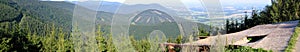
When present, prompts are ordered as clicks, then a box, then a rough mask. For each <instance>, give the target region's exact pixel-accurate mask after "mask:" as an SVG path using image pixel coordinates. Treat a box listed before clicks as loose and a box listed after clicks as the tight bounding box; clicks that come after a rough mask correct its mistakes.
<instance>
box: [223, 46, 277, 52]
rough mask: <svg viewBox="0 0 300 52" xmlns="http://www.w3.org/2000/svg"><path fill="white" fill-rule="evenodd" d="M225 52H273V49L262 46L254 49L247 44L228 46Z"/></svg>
mask: <svg viewBox="0 0 300 52" xmlns="http://www.w3.org/2000/svg"><path fill="white" fill-rule="evenodd" d="M225 52H272V50H264V49H262V48H258V49H254V48H251V47H247V46H233V45H229V46H226V48H225Z"/></svg>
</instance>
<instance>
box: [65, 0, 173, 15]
mask: <svg viewBox="0 0 300 52" xmlns="http://www.w3.org/2000/svg"><path fill="white" fill-rule="evenodd" d="M71 3H74V4H78V2H71ZM99 4H100V7H99V8H98V9H96V8H91V7H97V5H95V3H90V2H80V5H81V6H83V7H86V8H89V9H92V10H97V11H104V12H109V13H118V14H133V13H139V12H141V11H144V10H147V9H159V10H162V11H168V12H173V10H171V9H168V8H165V7H163V6H161V5H159V4H135V5H128V4H123V3H119V2H107V1H101V2H100V3H99Z"/></svg>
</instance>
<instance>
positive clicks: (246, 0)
mask: <svg viewBox="0 0 300 52" xmlns="http://www.w3.org/2000/svg"><path fill="white" fill-rule="evenodd" d="M42 1H100V0H42ZM102 1H109V2H119V3H124V2H125V4H151V3H160V4H161V3H162V4H165V5H174V6H180V5H182V4H184V5H186V6H189V7H202V6H199V5H201V3H202V2H201V1H203V0H102ZM219 1H220V3H221V4H222V6H223V7H224V6H227V5H230V6H235V5H241V4H242V5H270V4H271V0H219ZM178 3H180V4H178Z"/></svg>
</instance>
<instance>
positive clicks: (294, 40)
mask: <svg viewBox="0 0 300 52" xmlns="http://www.w3.org/2000/svg"><path fill="white" fill-rule="evenodd" d="M299 33H300V25H299V24H298V25H297V27H296V28H295V33H294V34H293V35H292V37H291V39H290V41H289V43H288V46H287V48H286V49H285V51H284V52H293V50H294V49H295V46H296V43H297V40H298V36H299Z"/></svg>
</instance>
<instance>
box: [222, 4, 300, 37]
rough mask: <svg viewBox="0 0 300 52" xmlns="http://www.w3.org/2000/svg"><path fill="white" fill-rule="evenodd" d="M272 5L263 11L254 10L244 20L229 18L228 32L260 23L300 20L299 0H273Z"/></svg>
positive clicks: (227, 23) (227, 22)
mask: <svg viewBox="0 0 300 52" xmlns="http://www.w3.org/2000/svg"><path fill="white" fill-rule="evenodd" d="M271 2H272V5H268V6H266V8H265V9H264V10H262V11H258V10H253V11H252V14H251V16H250V18H248V15H245V17H244V19H243V20H240V21H238V20H236V19H227V21H226V31H227V33H233V32H238V31H241V30H245V29H248V28H251V27H253V26H256V25H260V24H270V23H277V22H284V21H290V20H299V19H300V18H299V15H300V9H299V8H300V1H299V0H272V1H271Z"/></svg>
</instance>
